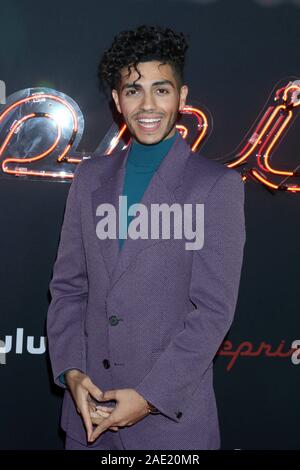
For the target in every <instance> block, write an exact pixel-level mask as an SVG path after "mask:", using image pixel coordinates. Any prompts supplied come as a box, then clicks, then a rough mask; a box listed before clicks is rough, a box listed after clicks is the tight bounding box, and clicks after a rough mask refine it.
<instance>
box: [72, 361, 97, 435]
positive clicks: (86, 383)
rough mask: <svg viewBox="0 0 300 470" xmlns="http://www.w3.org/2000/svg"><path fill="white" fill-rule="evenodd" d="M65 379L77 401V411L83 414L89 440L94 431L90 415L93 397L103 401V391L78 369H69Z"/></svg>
mask: <svg viewBox="0 0 300 470" xmlns="http://www.w3.org/2000/svg"><path fill="white" fill-rule="evenodd" d="M65 381H66V384H67V386H68V389H69V390H70V392H71V395H72V397H73V400H74V401H75V404H76V408H77V411H78V413H79V414H81V416H82V419H83V422H84V425H85V428H86V432H87V438H88V441H89V440H90V437H91V435H92V433H93V425H92V419H91V416H90V412H91V407H93V399H95V400H97V401H101V399H102V396H103V392H102V390H100V388H98V387H97V386H96V385H95V384H94V383H93V382H92V381H91V379H90V378H89V377H88V376H87V375H86V374H84V373H83V372H81V371H80V370H77V369H71V370H68V371H67V372H66V373H65Z"/></svg>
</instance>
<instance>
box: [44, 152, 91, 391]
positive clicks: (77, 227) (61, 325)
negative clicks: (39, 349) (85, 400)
mask: <svg viewBox="0 0 300 470" xmlns="http://www.w3.org/2000/svg"><path fill="white" fill-rule="evenodd" d="M84 164H85V162H84V161H83V162H80V163H79V164H78V166H77V167H76V169H75V173H74V178H73V181H72V183H71V187H70V190H69V193H68V198H67V202H66V207H65V213H64V220H63V225H62V230H61V235H60V241H59V246H58V252H57V257H56V261H55V263H54V267H53V276H52V279H51V281H50V284H49V289H50V293H51V298H52V299H51V303H50V305H49V309H48V314H47V337H48V349H49V354H50V359H51V365H52V370H53V376H54V381H55V383H56V384H57V385H59V386H60V387H63V388H65V387H66V386H65V384H64V383H63V382H62V381H60V379H59V377H60V376H61V374H63V373H64V372H65V371H66V370H68V369H79V370H81V371H82V372H85V370H86V366H85V342H84V330H83V321H84V316H85V310H86V305H87V295H88V279H87V271H86V261H85V253H84V247H83V241H82V230H81V209H80V193H79V184H80V176H81V171H82V166H83V165H84Z"/></svg>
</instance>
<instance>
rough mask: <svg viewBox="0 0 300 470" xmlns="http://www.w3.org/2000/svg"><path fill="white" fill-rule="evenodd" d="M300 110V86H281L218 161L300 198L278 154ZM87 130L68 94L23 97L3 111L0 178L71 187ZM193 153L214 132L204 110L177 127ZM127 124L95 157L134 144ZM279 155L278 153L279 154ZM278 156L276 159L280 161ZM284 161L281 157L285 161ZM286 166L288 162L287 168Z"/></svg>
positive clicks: (34, 91)
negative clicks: (232, 149) (64, 183)
mask: <svg viewBox="0 0 300 470" xmlns="http://www.w3.org/2000/svg"><path fill="white" fill-rule="evenodd" d="M299 109H300V80H297V79H294V78H292V79H286V80H282V81H281V82H280V83H279V84H277V86H276V87H275V88H274V90H273V92H272V93H271V95H270V98H269V100H268V101H267V104H266V105H265V107H264V109H263V111H262V112H261V113H260V115H259V117H258V119H257V120H256V123H255V124H254V125H253V126H252V128H251V129H250V131H249V132H248V134H247V135H246V137H245V138H244V139H243V141H242V143H241V144H240V146H239V148H240V150H239V151H235V152H233V153H232V154H230V155H226V156H223V157H221V158H219V160H220V161H222V163H223V164H226V165H227V166H228V167H229V168H238V169H239V170H241V174H242V178H243V180H244V181H246V180H248V179H253V180H255V181H256V182H258V183H260V184H262V185H264V186H265V187H267V188H268V189H270V190H272V191H276V190H283V191H287V192H289V193H299V192H300V180H299V182H298V181H297V178H298V179H299V178H300V170H299V169H298V168H299V166H300V165H297V166H296V167H295V168H293V169H286V168H285V169H281V168H280V167H278V163H277V164H274V160H275V157H276V159H277V160H278V156H277V153H278V152H277V149H278V147H279V144H280V143H281V142H282V140H283V137H284V136H285V134H286V132H287V130H288V129H289V128H290V126H291V124H292V123H293V122H294V121H295V119H296V117H297V115H298V112H299ZM83 129H84V118H83V115H82V112H81V110H80V108H79V106H78V105H77V104H76V102H75V101H74V100H72V98H70V97H69V96H67V95H66V94H64V93H61V92H58V91H57V90H53V89H50V88H29V89H25V90H21V91H18V92H16V93H14V94H12V95H10V96H9V97H8V98H7V101H6V103H5V104H3V105H0V162H1V171H0V176H7V177H9V176H13V177H16V176H19V177H25V178H26V179H41V178H44V179H47V180H51V181H70V180H72V178H73V175H74V169H75V166H76V165H77V164H78V163H79V162H80V161H81V160H82V159H84V158H85V157H87V155H88V154H86V153H84V152H78V151H77V147H78V144H79V143H80V140H81V137H82V134H83ZM177 129H178V130H179V131H180V133H181V135H182V136H183V138H184V139H186V140H187V142H188V144H189V145H190V147H191V150H192V151H193V152H197V151H199V149H200V148H202V147H203V144H204V142H205V141H206V140H207V139H208V137H209V135H210V133H211V131H212V118H211V115H210V113H209V111H208V110H207V109H204V108H203V106H197V107H196V106H195V105H194V106H192V105H187V106H185V108H184V109H183V111H182V112H181V113H180V119H179V121H178V124H177ZM129 141H130V135H129V134H128V130H127V127H126V125H125V124H124V123H120V124H117V123H113V124H112V126H111V127H110V129H109V130H108V132H107V133H106V135H105V136H104V138H103V139H102V140H101V142H100V143H99V145H98V147H97V149H96V150H95V151H94V152H90V153H96V154H98V155H101V154H102V155H103V154H104V155H110V154H111V153H112V152H113V151H114V150H117V149H120V148H124V147H126V146H127V145H128V144H129ZM275 151H276V152H275ZM275 153H276V155H275ZM280 159H281V160H283V159H282V155H281V156H280ZM285 164H286V162H285Z"/></svg>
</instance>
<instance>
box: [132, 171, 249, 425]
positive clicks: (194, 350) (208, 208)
mask: <svg viewBox="0 0 300 470" xmlns="http://www.w3.org/2000/svg"><path fill="white" fill-rule="evenodd" d="M245 240H246V235H245V220H244V183H243V181H242V178H241V176H240V174H239V173H238V172H237V171H236V170H233V169H226V171H225V173H222V175H221V176H219V177H218V179H217V181H216V182H215V183H214V185H213V187H212V188H211V189H210V191H209V193H208V195H207V197H206V199H205V201H204V244H203V247H202V249H200V250H195V251H194V253H193V255H192V256H193V264H192V275H191V280H190V291H189V293H190V300H191V302H192V304H193V305H194V307H195V308H194V309H193V310H191V311H190V312H189V313H188V314H186V319H185V327H184V329H183V330H182V331H180V332H179V333H178V334H176V335H175V336H174V337H173V338H172V339H171V341H170V342H169V344H168V345H167V347H166V349H165V350H164V351H163V352H162V354H161V355H160V356H159V358H158V359H157V361H156V362H155V364H154V366H153V368H152V369H151V371H150V372H149V373H148V374H147V375H146V376H145V377H144V378H143V380H142V381H141V382H140V383H139V384H138V385H137V386H136V387H135V390H136V391H137V392H138V393H140V394H141V395H142V396H143V397H144V398H145V399H146V400H148V401H150V402H151V403H153V405H154V406H156V407H157V408H158V409H159V410H160V412H161V413H163V414H165V415H166V416H168V417H169V418H171V419H173V420H174V421H176V422H179V421H180V417H181V416H182V415H183V413H184V409H185V407H187V406H188V404H189V401H190V400H189V398H190V397H191V396H192V395H193V393H194V392H195V391H196V389H197V388H198V387H201V378H202V376H203V374H204V373H205V371H206V370H207V369H208V367H209V366H210V365H212V361H213V358H214V356H215V355H216V353H217V351H218V349H219V347H220V345H221V343H222V341H223V339H224V336H225V335H226V333H227V332H228V330H229V327H230V325H231V323H232V321H233V316H234V312H235V308H236V303H237V297H238V289H239V283H240V275H241V268H242V262H243V251H244V244H245Z"/></svg>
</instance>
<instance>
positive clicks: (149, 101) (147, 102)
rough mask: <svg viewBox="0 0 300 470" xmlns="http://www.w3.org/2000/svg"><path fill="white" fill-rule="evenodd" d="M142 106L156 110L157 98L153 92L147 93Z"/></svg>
mask: <svg viewBox="0 0 300 470" xmlns="http://www.w3.org/2000/svg"><path fill="white" fill-rule="evenodd" d="M141 106H142V108H144V109H147V111H149V110H150V109H153V111H154V110H155V99H154V96H153V94H152V93H145V94H144V98H143V101H142V103H141Z"/></svg>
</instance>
